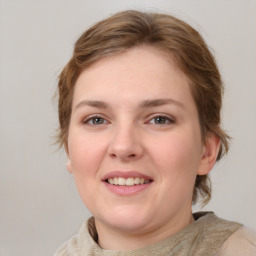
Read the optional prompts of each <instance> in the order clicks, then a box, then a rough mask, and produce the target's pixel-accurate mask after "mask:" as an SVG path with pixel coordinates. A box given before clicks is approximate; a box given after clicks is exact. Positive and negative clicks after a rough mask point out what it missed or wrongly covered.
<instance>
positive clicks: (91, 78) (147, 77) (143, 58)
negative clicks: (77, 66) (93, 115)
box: [74, 46, 191, 101]
mask: <svg viewBox="0 0 256 256" xmlns="http://www.w3.org/2000/svg"><path fill="white" fill-rule="evenodd" d="M160 94H161V95H160ZM120 95H126V96H127V98H129V97H133V98H134V99H136V97H142V96H143V95H144V96H145V97H146V98H152V97H154V96H158V97H159V96H161V98H163V96H166V95H169V96H172V97H174V98H177V99H182V98H183V97H185V98H186V97H188V96H191V93H190V86H189V79H188V78H187V76H186V75H185V74H184V73H183V72H182V71H181V70H180V69H179V67H178V66H177V64H176V63H175V61H174V59H173V57H172V56H171V54H167V53H166V52H164V51H161V50H158V49H156V48H154V47H151V46H143V47H136V48H132V49H129V50H127V51H126V52H124V53H121V54H118V55H115V56H112V57H106V58H103V59H101V60H99V61H97V62H96V63H94V64H93V65H91V66H90V67H89V68H87V69H85V70H84V71H83V72H82V73H81V74H80V76H79V77H78V80H77V82H76V85H75V92H74V101H77V100H81V98H83V97H85V96H86V97H97V98H98V99H99V100H101V98H106V96H108V97H111V98H114V97H120Z"/></svg>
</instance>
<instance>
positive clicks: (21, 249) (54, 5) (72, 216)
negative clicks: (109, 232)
mask: <svg viewBox="0 0 256 256" xmlns="http://www.w3.org/2000/svg"><path fill="white" fill-rule="evenodd" d="M127 8H136V9H140V10H148V11H160V12H167V13H170V14H174V15H176V16H178V17H180V18H183V19H185V20H186V21H187V22H189V23H190V24H192V25H193V26H194V27H196V28H197V29H199V31H200V32H201V33H202V34H203V36H204V38H205V39H206V41H207V42H208V44H209V45H210V46H211V47H212V48H213V49H214V50H213V51H214V54H215V56H216V58H217V62H218V64H219V67H220V70H221V73H222V75H223V79H224V82H225V87H226V94H225V97H224V111H223V124H224V127H225V129H226V130H227V131H228V132H229V134H230V135H231V136H232V137H233V138H234V139H233V142H232V145H231V150H230V153H229V155H228V157H227V158H225V160H224V161H222V162H221V163H220V164H218V165H217V166H216V168H215V169H214V170H213V172H212V180H213V198H212V201H211V202H210V203H209V205H208V206H207V207H206V208H205V209H210V210H214V211H215V212H216V213H217V214H218V215H219V216H221V217H223V218H227V219H230V220H236V221H239V222H242V223H244V224H245V225H247V226H250V227H252V228H254V229H256V199H255V196H256V161H255V158H256V115H255V112H256V111H255V109H256V100H255V98H256V76H255V72H256V50H255V45H256V28H255V27H256V26H255V17H256V15H255V14H256V1H255V0H251V1H250V0H244V1H243V0H240V1H238V0H215V1H211V0H201V1H200V0H187V1H182V0H179V1H172V0H166V1H164V0H158V1H156V0H155V1H139V0H138V1H135V0H133V1H124V0H116V1H115V0H108V1H99V0H93V1H86V0H84V1H82V0H74V1H71V0H70V1H67V0H66V1H65V0H55V1H54V0H53V1H50V0H48V1H41V0H37V1H36V0H34V1H32V0H31V1H29V0H16V1H15V0H6V1H4V0H0V120H1V125H0V136H1V137H0V155H1V161H0V175H1V176H0V200H1V201H0V207H1V208H0V256H16V255H19V256H35V255H36V256H41V255H42V256H45V255H52V254H53V252H54V250H55V249H56V247H58V246H59V245H60V244H61V243H62V242H64V241H65V240H67V239H68V238H69V237H70V236H71V235H72V234H74V233H76V231H77V229H78V228H79V226H80V224H81V223H82V222H83V220H85V219H86V218H87V217H88V216H89V212H88V211H87V210H86V209H85V207H84V206H83V204H82V202H80V199H79V196H78V193H77V192H76V189H75V186H74V182H73V178H72V176H71V175H70V174H69V173H68V172H67V171H66V168H65V162H66V159H65V155H64V152H58V151H57V152H56V150H57V146H54V145H53V143H54V135H55V129H56V127H57V104H56V102H54V100H52V96H53V94H54V91H55V88H56V84H57V76H58V74H59V72H60V71H61V69H62V68H63V66H64V65H65V63H66V62H67V61H68V59H69V57H70V56H71V52H72V47H73V43H74V42H75V40H76V39H77V37H78V36H79V35H80V34H81V33H82V31H84V30H85V29H86V28H88V27H89V25H91V24H92V23H94V22H96V21H98V20H100V19H102V18H104V17H107V16H109V15H110V14H112V13H114V12H116V11H119V10H123V9H127ZM196 208H197V209H199V207H196Z"/></svg>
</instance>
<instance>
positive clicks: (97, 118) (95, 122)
mask: <svg viewBox="0 0 256 256" xmlns="http://www.w3.org/2000/svg"><path fill="white" fill-rule="evenodd" d="M83 123H84V124H89V125H102V124H107V120H106V119H104V118H102V117H100V116H93V117H90V118H88V119H86V120H84V121H83Z"/></svg>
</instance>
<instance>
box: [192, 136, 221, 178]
mask: <svg viewBox="0 0 256 256" xmlns="http://www.w3.org/2000/svg"><path fill="white" fill-rule="evenodd" d="M219 149H220V138H219V137H218V136H217V135H216V134H214V133H209V134H208V135H207V138H206V141H205V145H204V150H203V154H202V158H201V163H200V166H199V170H198V172H197V174H198V175H206V174H208V173H209V172H210V171H211V169H212V168H213V166H214V164H215V162H216V159H217V156H218V153H219Z"/></svg>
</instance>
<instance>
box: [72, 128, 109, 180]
mask: <svg viewBox="0 0 256 256" xmlns="http://www.w3.org/2000/svg"><path fill="white" fill-rule="evenodd" d="M68 148H69V157H70V161H71V165H72V168H73V173H74V175H79V176H80V175H82V176H83V175H85V176H87V175H90V174H92V173H94V174H95V172H96V171H97V169H98V166H99V164H100V161H101V160H102V158H103V155H104V153H105V149H106V146H105V143H104V139H103V138H102V137H100V136H90V135H88V134H83V133H82V132H79V131H78V132H75V131H74V132H71V133H70V136H69V144H68Z"/></svg>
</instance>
